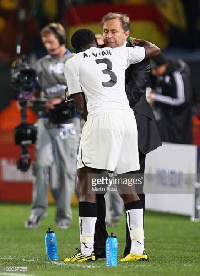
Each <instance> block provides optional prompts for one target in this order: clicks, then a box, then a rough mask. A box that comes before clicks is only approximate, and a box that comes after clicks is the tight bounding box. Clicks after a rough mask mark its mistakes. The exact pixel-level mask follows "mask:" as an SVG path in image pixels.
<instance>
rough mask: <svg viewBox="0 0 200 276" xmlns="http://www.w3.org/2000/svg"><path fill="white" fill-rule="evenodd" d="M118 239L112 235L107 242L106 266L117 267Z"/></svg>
mask: <svg viewBox="0 0 200 276" xmlns="http://www.w3.org/2000/svg"><path fill="white" fill-rule="evenodd" d="M117 249H118V241H117V237H116V236H115V235H114V234H113V233H111V235H110V236H108V238H107V241H106V266H117Z"/></svg>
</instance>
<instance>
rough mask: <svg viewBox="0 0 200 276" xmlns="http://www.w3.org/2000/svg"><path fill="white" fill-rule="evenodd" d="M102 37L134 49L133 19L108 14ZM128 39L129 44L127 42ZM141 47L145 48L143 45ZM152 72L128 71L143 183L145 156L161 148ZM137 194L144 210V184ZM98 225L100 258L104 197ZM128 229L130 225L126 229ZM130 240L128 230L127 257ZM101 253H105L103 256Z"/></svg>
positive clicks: (138, 67) (142, 66) (144, 65)
mask: <svg viewBox="0 0 200 276" xmlns="http://www.w3.org/2000/svg"><path fill="white" fill-rule="evenodd" d="M101 25H102V28H103V38H104V43H105V45H106V46H108V47H111V48H115V47H119V46H127V47H133V42H134V39H130V38H129V39H128V36H129V34H130V31H129V30H130V19H129V17H128V16H127V15H124V14H118V13H108V14H106V15H105V16H104V17H103V18H102V22H101ZM127 39H128V41H127ZM141 46H142V45H141ZM149 72H150V66H149V61H148V60H144V61H142V62H140V63H138V64H134V65H131V66H130V67H129V68H128V69H127V70H126V92H127V97H128V99H129V103H130V106H131V107H132V108H133V110H134V114H135V118H136V122H137V128H138V141H139V159H140V160H139V161H140V170H139V171H137V172H135V176H136V178H138V177H139V178H141V179H142V180H144V170H145V158H146V154H147V153H148V152H150V151H152V150H154V149H156V148H157V147H159V146H160V145H161V140H160V136H159V133H158V130H157V126H156V121H155V117H154V114H153V112H152V108H151V106H150V105H149V104H148V102H147V101H146V84H147V77H148V74H149ZM141 186H142V187H141V188H140V190H139V191H137V193H138V195H139V197H140V200H141V203H142V206H143V209H144V208H145V195H144V193H143V189H142V188H143V184H142V185H141ZM97 206H98V207H97V212H98V214H97V222H96V232H95V254H96V255H97V258H98V256H99V257H101V256H103V253H104V250H105V240H106V237H107V232H106V228H105V227H104V225H105V223H104V221H105V215H104V210H105V207H104V206H105V200H104V196H103V195H98V197H97ZM126 227H127V226H126ZM130 247H131V239H130V235H129V231H128V228H127V231H126V248H125V251H124V257H125V256H127V255H128V254H129V253H130ZM101 253H102V254H101Z"/></svg>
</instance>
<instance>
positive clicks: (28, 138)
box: [15, 123, 37, 172]
mask: <svg viewBox="0 0 200 276" xmlns="http://www.w3.org/2000/svg"><path fill="white" fill-rule="evenodd" d="M36 139H37V128H36V126H35V125H33V124H28V123H21V124H20V125H18V126H16V127H15V144H16V145H20V146H21V148H22V152H21V155H20V157H19V160H18V161H17V169H18V170H20V171H22V172H26V171H27V170H28V169H29V168H30V164H31V157H30V154H29V153H28V150H27V146H29V145H31V144H34V143H35V141H36Z"/></svg>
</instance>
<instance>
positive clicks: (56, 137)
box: [25, 23, 80, 229]
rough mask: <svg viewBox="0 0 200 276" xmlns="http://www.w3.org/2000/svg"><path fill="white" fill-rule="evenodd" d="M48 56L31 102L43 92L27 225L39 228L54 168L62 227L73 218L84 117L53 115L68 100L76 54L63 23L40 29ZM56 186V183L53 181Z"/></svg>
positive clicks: (58, 220)
mask: <svg viewBox="0 0 200 276" xmlns="http://www.w3.org/2000/svg"><path fill="white" fill-rule="evenodd" d="M40 35H41V38H42V42H43V44H44V46H45V48H46V50H47V52H48V55H46V56H44V57H43V58H41V59H39V60H38V62H37V75H38V83H39V86H40V87H38V88H37V89H34V90H33V92H32V97H31V101H30V104H31V103H33V105H34V101H36V102H37V98H39V96H40V94H41V92H42V91H43V93H44V95H45V98H46V102H45V111H43V112H41V113H40V115H39V116H38V123H37V124H38V137H37V142H36V160H35V164H34V175H35V181H34V191H33V202H32V206H31V214H30V217H29V219H28V220H27V221H26V224H25V227H26V228H37V227H38V223H39V221H40V220H41V219H42V218H44V216H45V214H46V211H47V206H48V197H47V186H48V183H49V180H50V176H51V171H52V170H53V172H54V175H53V176H54V177H53V178H55V177H56V178H57V180H58V194H57V200H56V201H57V211H56V215H55V221H56V226H57V227H58V228H63V229H66V228H68V226H69V224H70V222H71V219H72V212H71V198H72V195H73V192H74V186H75V179H76V153H77V144H78V140H79V133H80V117H74V118H73V119H69V120H68V121H67V123H65V124H59V122H58V123H55V122H52V120H51V118H54V115H53V116H52V117H51V118H50V114H51V113H52V111H53V112H54V111H55V110H56V108H57V105H58V104H60V103H61V102H63V101H64V99H65V91H66V88H67V83H66V80H65V77H64V64H65V62H66V60H67V59H69V58H71V57H72V56H73V54H71V53H70V51H69V50H68V49H67V48H66V41H65V35H66V34H65V29H64V27H63V26H62V25H61V24H60V23H50V24H48V25H46V26H45V27H44V28H43V29H42V30H41V32H40ZM53 184H54V185H55V183H53Z"/></svg>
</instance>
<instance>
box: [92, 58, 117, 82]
mask: <svg viewBox="0 0 200 276" xmlns="http://www.w3.org/2000/svg"><path fill="white" fill-rule="evenodd" d="M95 61H96V63H97V64H99V63H105V64H106V66H107V68H106V69H104V70H102V72H103V73H104V74H106V75H109V76H110V80H109V81H107V82H102V85H103V87H112V86H114V85H115V84H116V82H117V76H116V75H115V73H114V72H113V71H112V62H111V61H110V60H109V59H108V58H102V59H96V60H95Z"/></svg>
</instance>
